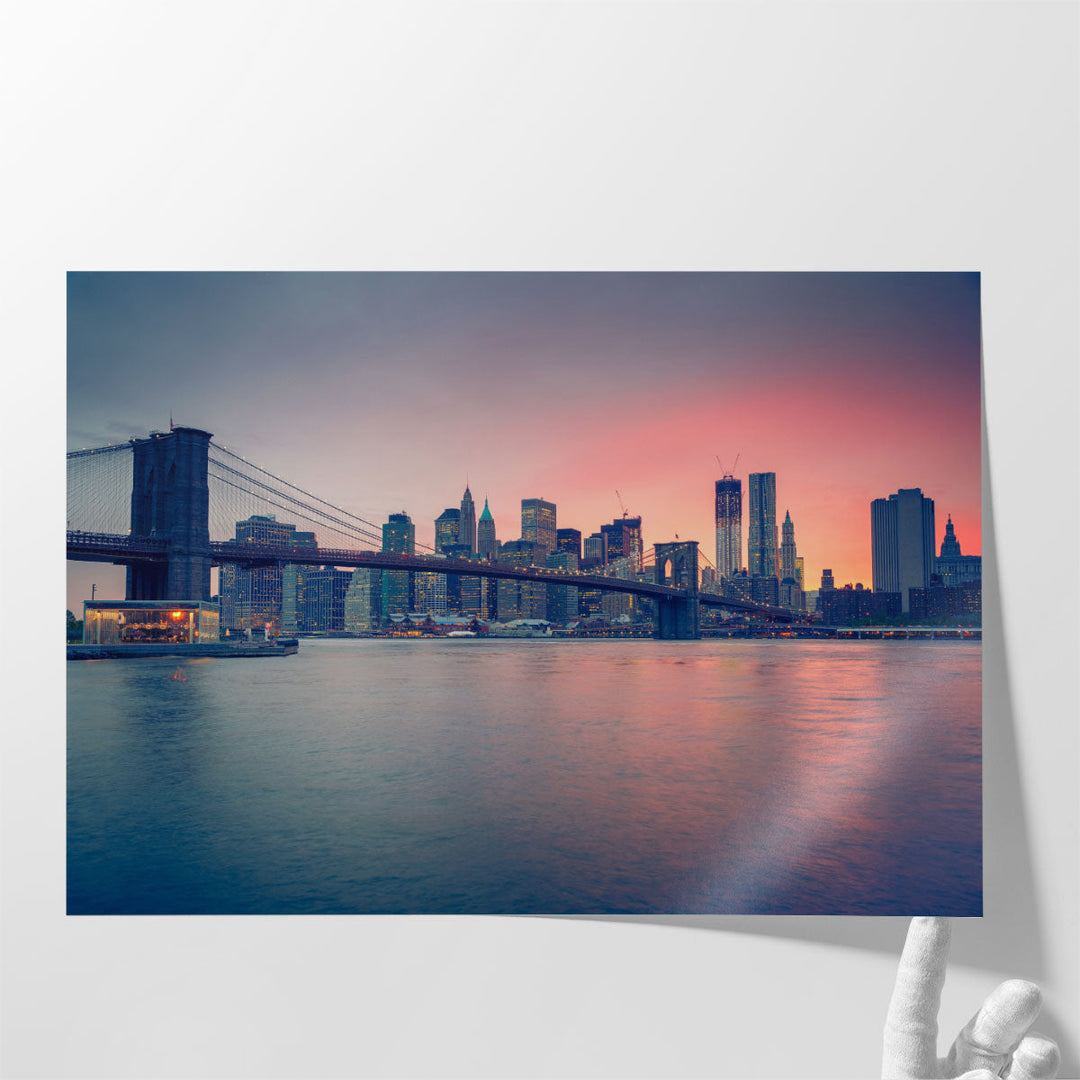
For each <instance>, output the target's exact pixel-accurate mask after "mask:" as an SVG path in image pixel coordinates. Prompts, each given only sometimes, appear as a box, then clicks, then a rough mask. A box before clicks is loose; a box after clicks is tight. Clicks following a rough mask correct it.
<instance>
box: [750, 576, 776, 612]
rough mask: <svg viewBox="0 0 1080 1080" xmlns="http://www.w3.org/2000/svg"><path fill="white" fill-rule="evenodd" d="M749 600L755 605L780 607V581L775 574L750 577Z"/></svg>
mask: <svg viewBox="0 0 1080 1080" xmlns="http://www.w3.org/2000/svg"><path fill="white" fill-rule="evenodd" d="M750 599H751V600H753V601H754V603H755V604H768V606H769V607H779V606H780V579H779V578H778V577H777V576H776V575H775V574H751V575H750Z"/></svg>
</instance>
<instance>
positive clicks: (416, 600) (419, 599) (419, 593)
mask: <svg viewBox="0 0 1080 1080" xmlns="http://www.w3.org/2000/svg"><path fill="white" fill-rule="evenodd" d="M412 610H413V611H414V612H419V613H420V614H421V615H424V614H427V615H445V614H446V574H431V573H428V572H427V571H423V570H418V571H416V572H415V573H414V574H413V601H412Z"/></svg>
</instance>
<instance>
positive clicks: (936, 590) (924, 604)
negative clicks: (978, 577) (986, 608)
mask: <svg viewBox="0 0 1080 1080" xmlns="http://www.w3.org/2000/svg"><path fill="white" fill-rule="evenodd" d="M911 621H912V622H913V623H924V624H927V625H930V626H944V625H948V624H957V625H960V626H982V582H981V581H967V582H964V583H963V584H961V585H952V586H950V585H945V584H944V583H943V581H942V579H941V577H940V576H938V575H937V574H934V575H933V576H932V577H931V579H930V585H929V586H928V587H927V588H925V589H918V588H913V589H912V590H911Z"/></svg>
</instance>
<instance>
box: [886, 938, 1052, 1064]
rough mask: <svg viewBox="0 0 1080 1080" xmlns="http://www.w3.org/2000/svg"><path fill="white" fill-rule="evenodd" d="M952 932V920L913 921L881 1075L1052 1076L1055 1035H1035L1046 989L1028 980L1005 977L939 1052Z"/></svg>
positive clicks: (888, 1022)
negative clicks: (1033, 1028)
mask: <svg viewBox="0 0 1080 1080" xmlns="http://www.w3.org/2000/svg"><path fill="white" fill-rule="evenodd" d="M950 935H951V927H950V925H949V920H948V919H933V918H920V919H912V920H911V926H910V927H909V928H908V936H907V941H906V942H905V944H904V952H903V954H902V955H901V957H900V968H899V970H898V971H897V973H896V986H895V987H894V988H893V995H892V1000H891V1001H890V1002H889V1012H888V1016H887V1018H886V1021H885V1052H884V1055H883V1057H882V1062H881V1075H882V1077H883V1080H946V1078H954V1077H955V1078H958V1080H991V1078H993V1077H1004V1078H1006V1080H1052V1078H1053V1077H1055V1076H1057V1070H1058V1065H1059V1064H1060V1062H1061V1057H1060V1054H1059V1053H1058V1048H1057V1045H1056V1044H1055V1043H1054V1042H1053V1040H1051V1039H1048V1038H1046V1037H1045V1036H1043V1035H1037V1034H1035V1033H1034V1032H1030V1033H1029V1028H1030V1027H1031V1025H1032V1023H1033V1022H1034V1020H1035V1017H1036V1016H1037V1015H1038V1013H1039V1008H1040V1007H1041V1005H1042V995H1041V994H1040V992H1039V988H1038V987H1037V986H1036V985H1035V984H1034V983H1030V982H1024V981H1023V980H1022V979H1010V980H1009V981H1008V982H1003V983H1002V984H1001V985H1000V986H999V987H998V988H997V989H996V990H995V991H994V992H993V993H992V994H991V995H990V996H989V997H988V998H987V999H986V1001H985V1002H984V1003H983V1006H982V1008H981V1009H979V1011H978V1012H977V1013H976V1014H975V1015H974V1016H973V1017H972V1018H971V1020H970V1021H969V1022H968V1023H967V1024H966V1025H965V1027H964V1029H963V1031H961V1032H960V1034H959V1035H958V1036H957V1037H956V1041H955V1042H954V1043H953V1045H952V1049H951V1050H950V1051H949V1054H948V1056H947V1057H945V1058H938V1056H937V1036H938V1022H937V1020H938V1008H939V1006H940V1004H941V988H942V986H943V985H944V983H945V967H946V964H947V963H948V959H949V939H950Z"/></svg>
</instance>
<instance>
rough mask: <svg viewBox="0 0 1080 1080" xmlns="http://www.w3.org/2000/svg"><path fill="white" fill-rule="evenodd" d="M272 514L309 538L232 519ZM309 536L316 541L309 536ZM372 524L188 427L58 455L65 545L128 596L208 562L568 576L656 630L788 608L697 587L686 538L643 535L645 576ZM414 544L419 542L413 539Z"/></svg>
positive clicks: (789, 616) (180, 595)
mask: <svg viewBox="0 0 1080 1080" xmlns="http://www.w3.org/2000/svg"><path fill="white" fill-rule="evenodd" d="M281 515H283V516H284V517H283V520H284V519H287V520H289V521H291V522H294V523H295V524H296V525H298V526H299V525H303V526H304V527H305V528H306V529H309V530H310V532H309V534H308V536H307V537H304V539H305V540H307V539H309V538H310V539H311V540H312V541H313V542H311V543H307V542H300V538H301V536H303V534H300V535H299V536H297V542H296V543H293V544H290V543H288V542H285V543H272V544H270V543H257V542H250V541H244V540H239V539H237V536H238V530H237V525H238V523H240V522H242V521H245V520H250V519H251V518H253V517H274V516H281ZM315 540H317V542H314V541H315ZM382 543H383V536H382V526H381V525H377V524H375V523H373V522H371V521H368V520H366V519H365V518H363V517H361V516H359V515H357V514H354V513H352V512H350V511H348V510H346V509H344V508H342V507H340V506H336V505H335V504H333V503H331V502H328V501H326V500H325V499H322V498H320V497H318V496H316V495H313V494H312V493H311V492H308V491H305V490H304V489H302V488H300V487H298V486H297V485H295V484H293V483H291V482H289V481H288V480H285V479H284V478H282V477H280V476H276V475H275V474H273V473H271V472H269V471H268V470H266V469H263V468H261V467H260V466H258V465H255V464H254V463H252V462H250V461H248V460H247V459H245V458H244V457H242V456H241V455H239V454H237V453H235V452H234V451H233V450H230V449H228V448H227V447H226V446H224V445H221V444H219V443H216V442H215V441H214V440H213V436H212V435H211V434H210V433H209V432H206V431H202V430H200V429H198V428H190V427H176V428H171V429H170V430H169V431H168V432H160V431H159V432H151V433H150V435H149V436H148V437H146V438H133V439H131V440H129V441H128V442H126V443H119V444H114V445H109V446H102V447H95V448H93V449H84V450H75V451H71V452H69V453H68V455H67V556H68V558H69V559H73V560H80V561H91V562H109V563H115V564H119V565H123V566H126V567H127V586H126V594H127V595H126V599H128V600H209V599H210V571H211V568H212V567H214V566H219V567H223V566H228V565H238V566H249V567H266V566H283V565H286V564H294V565H308V566H337V567H366V568H370V569H379V570H399V571H401V570H411V571H423V572H428V573H439V574H460V575H463V576H468V577H472V578H477V577H479V578H491V579H513V580H518V581H530V582H538V583H545V584H555V585H569V586H573V587H575V588H578V589H596V590H601V591H609V592H620V593H630V594H633V595H637V596H641V597H647V598H649V599H650V600H652V601H653V602H654V603H655V605H656V612H657V614H656V629H657V636H658V637H660V638H668V639H687V638H697V637H699V636H700V635H699V628H698V623H699V606H700V605H706V606H713V607H721V608H725V609H727V610H730V611H735V612H741V613H747V614H756V615H761V616H765V617H767V618H769V619H770V620H773V621H776V622H791V621H793V620H794V619H796V618H797V616H796V614H795V613H793V612H791V611H789V610H787V609H784V608H774V607H768V606H764V605H762V604H757V603H753V602H751V601H748V600H742V599H735V598H730V597H722V596H718V595H715V594H712V593H706V592H701V590H700V587H699V580H700V579H699V574H698V555H699V551H698V545H697V543H696V541H678V540H676V541H674V542H671V543H660V544H656V545H654V547H653V550H652V552H651V558H650V559H648V560H647V561H648V562H650V563H651V564H652V580H651V581H650V580H627V579H624V578H619V577H614V576H609V575H608V574H603V573H596V572H589V571H572V570H559V569H553V568H549V567H539V566H528V567H526V566H518V565H512V564H510V563H507V562H500V561H498V560H494V561H476V560H475V559H464V558H455V557H452V556H446V555H442V554H440V553H437V552H435V551H434V550H433V549H430V548H428V549H426V550H422V551H421V552H420V553H417V554H411V555H403V554H394V553H390V552H384V551H382V550H380V549H381V547H382ZM417 546H418V547H421V548H423V547H424V545H417Z"/></svg>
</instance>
